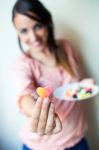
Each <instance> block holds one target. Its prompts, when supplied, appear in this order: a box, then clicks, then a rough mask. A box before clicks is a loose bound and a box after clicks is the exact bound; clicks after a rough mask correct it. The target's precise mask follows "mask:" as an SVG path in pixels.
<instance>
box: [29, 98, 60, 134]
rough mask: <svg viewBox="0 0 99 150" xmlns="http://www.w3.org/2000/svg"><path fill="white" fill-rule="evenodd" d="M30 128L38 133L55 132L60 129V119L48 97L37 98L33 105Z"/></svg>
mask: <svg viewBox="0 0 99 150" xmlns="http://www.w3.org/2000/svg"><path fill="white" fill-rule="evenodd" d="M31 130H32V132H37V133H38V134H39V135H45V134H46V135H49V134H55V133H58V132H60V131H61V130H62V124H61V121H60V119H59V117H58V115H56V113H55V106H54V104H53V103H52V102H51V101H50V99H49V98H44V99H43V98H41V97H39V98H38V99H37V101H36V103H35V105H34V107H33V113H32V123H31Z"/></svg>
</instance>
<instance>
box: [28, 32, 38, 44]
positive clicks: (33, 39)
mask: <svg viewBox="0 0 99 150" xmlns="http://www.w3.org/2000/svg"><path fill="white" fill-rule="evenodd" d="M29 38H30V40H31V42H35V41H36V40H37V34H36V33H35V31H33V30H30V32H29Z"/></svg>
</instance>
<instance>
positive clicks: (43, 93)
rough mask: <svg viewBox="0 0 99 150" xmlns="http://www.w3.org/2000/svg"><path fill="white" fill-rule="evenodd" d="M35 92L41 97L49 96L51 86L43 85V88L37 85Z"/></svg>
mask: <svg viewBox="0 0 99 150" xmlns="http://www.w3.org/2000/svg"><path fill="white" fill-rule="evenodd" d="M36 92H37V94H38V95H39V96H40V97H42V98H44V97H49V96H50V95H51V93H52V88H51V87H49V86H48V87H45V88H43V87H38V88H37V89H36Z"/></svg>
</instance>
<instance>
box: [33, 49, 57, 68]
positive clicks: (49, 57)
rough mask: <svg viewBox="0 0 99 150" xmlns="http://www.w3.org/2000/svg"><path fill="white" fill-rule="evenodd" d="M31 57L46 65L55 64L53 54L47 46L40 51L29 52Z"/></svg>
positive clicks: (53, 65)
mask: <svg viewBox="0 0 99 150" xmlns="http://www.w3.org/2000/svg"><path fill="white" fill-rule="evenodd" d="M31 57H32V58H34V59H36V60H37V61H39V62H41V63H42V64H44V65H45V66H48V67H55V66H56V64H57V63H56V58H55V55H54V54H53V53H51V52H50V50H49V49H48V48H46V49H45V50H43V51H41V52H34V53H33V52H31Z"/></svg>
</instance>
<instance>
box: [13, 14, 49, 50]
mask: <svg viewBox="0 0 99 150" xmlns="http://www.w3.org/2000/svg"><path fill="white" fill-rule="evenodd" d="M14 24H15V27H16V29H17V31H18V36H19V38H20V40H21V41H22V42H23V43H25V44H26V45H28V46H29V48H30V49H31V50H33V51H43V50H44V49H45V48H46V47H47V41H48V30H47V28H46V27H45V26H44V25H42V24H41V23H39V22H38V21H36V20H32V19H30V18H29V17H27V16H25V15H22V14H16V16H15V18H14Z"/></svg>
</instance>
